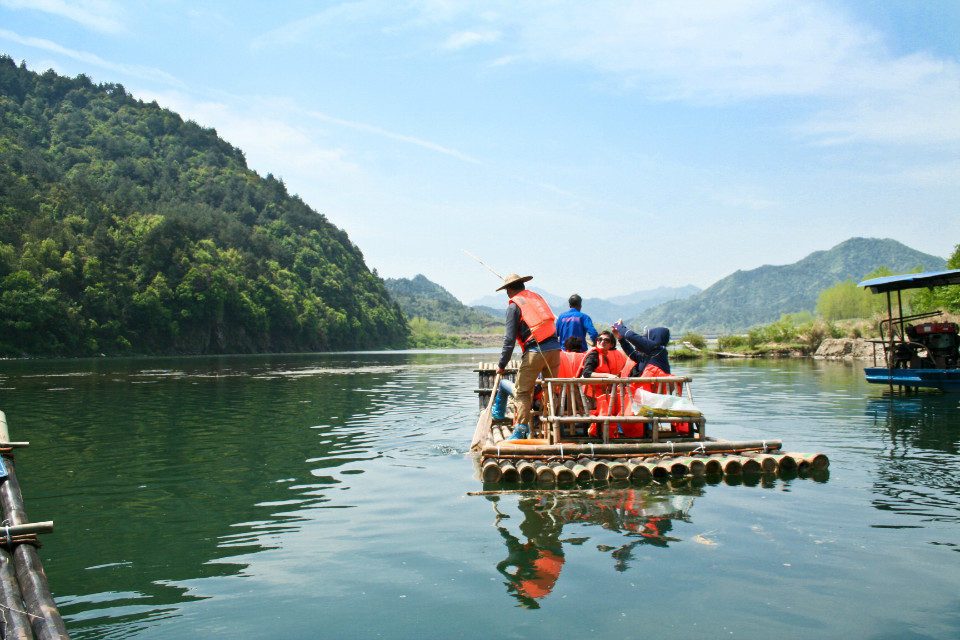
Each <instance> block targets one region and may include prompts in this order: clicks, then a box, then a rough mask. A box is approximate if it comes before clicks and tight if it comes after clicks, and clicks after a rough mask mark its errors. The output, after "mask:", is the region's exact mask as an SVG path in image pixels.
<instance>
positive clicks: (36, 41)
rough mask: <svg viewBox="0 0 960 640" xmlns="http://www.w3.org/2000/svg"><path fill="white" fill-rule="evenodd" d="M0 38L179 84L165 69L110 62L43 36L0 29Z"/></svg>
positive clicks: (115, 69)
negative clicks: (23, 34)
mask: <svg viewBox="0 0 960 640" xmlns="http://www.w3.org/2000/svg"><path fill="white" fill-rule="evenodd" d="M0 39H4V40H10V41H12V42H16V43H18V44H22V45H24V46H27V47H31V48H34V49H40V50H42V51H49V52H51V53H57V54H60V55H63V56H66V57H68V58H72V59H74V60H77V61H79V62H82V63H84V64H87V65H92V66H95V67H100V68H101V69H106V70H108V71H113V72H117V73H122V74H124V75H127V76H131V77H134V78H141V79H143V80H150V81H158V82H162V83H163V84H167V85H173V86H181V83H180V82H179V81H178V80H177V79H176V78H174V77H173V76H172V75H170V74H169V73H167V72H166V71H161V70H160V69H156V68H153V67H144V66H142V65H131V64H122V63H118V62H111V61H109V60H104V59H103V58H101V57H100V56H98V55H96V54H95V53H90V52H88V51H77V50H75V49H68V48H66V47H63V46H61V45H59V44H57V43H56V42H52V41H50V40H45V39H43V38H32V37H25V36H21V35H20V34H18V33H15V32H13V31H9V30H7V29H0Z"/></svg>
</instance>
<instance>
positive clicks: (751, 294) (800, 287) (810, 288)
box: [629, 238, 946, 335]
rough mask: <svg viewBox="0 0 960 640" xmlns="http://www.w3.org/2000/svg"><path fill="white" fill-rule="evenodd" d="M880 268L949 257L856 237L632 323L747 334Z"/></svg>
mask: <svg viewBox="0 0 960 640" xmlns="http://www.w3.org/2000/svg"><path fill="white" fill-rule="evenodd" d="M881 266H885V267H887V268H889V269H890V270H892V271H893V272H894V273H906V272H909V271H911V270H913V269H916V268H917V267H922V268H923V269H924V270H925V271H935V270H939V269H943V268H945V267H946V261H945V260H944V259H943V258H940V257H937V256H933V255H930V254H927V253H922V252H920V251H916V250H914V249H911V248H910V247H907V246H906V245H904V244H901V243H900V242H897V241H896V240H890V239H883V240H881V239H876V238H851V239H850V240H847V241H845V242H842V243H840V244H838V245H837V246H835V247H833V248H832V249H830V250H829V251H816V252H814V253H811V254H810V255H809V256H807V257H806V258H804V259H802V260H800V261H799V262H795V263H794V264H788V265H783V266H770V265H765V266H762V267H759V268H757V269H752V270H750V271H737V272H736V273H733V274H731V275H729V276H727V277H726V278H723V279H722V280H720V281H718V282H716V283H715V284H713V285H712V286H710V287H708V288H707V289H704V290H703V291H701V292H699V293H697V294H695V295H692V296H690V297H688V298H685V299H683V300H674V301H672V302H666V303H664V304H660V305H657V306H655V307H651V308H649V309H647V310H645V311H643V312H642V313H640V314H638V315H637V316H635V317H634V318H633V319H632V320H631V321H630V323H629V324H631V325H632V326H634V327H643V326H663V327H669V328H670V331H671V332H672V333H673V334H674V335H681V334H682V333H685V332H688V331H692V332H697V333H731V332H743V331H746V330H747V329H749V328H750V327H754V326H757V325H762V324H769V323H770V322H774V321H776V320H778V319H779V318H780V316H782V315H783V314H786V313H797V312H800V311H810V312H813V311H814V309H815V308H816V305H817V298H818V296H819V295H820V292H821V291H823V290H824V289H827V288H829V287H831V286H833V285H834V284H836V283H837V282H845V281H847V280H853V281H854V282H860V281H861V280H862V279H863V277H864V276H866V275H867V274H868V273H870V272H872V271H874V270H875V269H877V268H878V267H881Z"/></svg>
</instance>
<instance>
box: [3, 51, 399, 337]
mask: <svg viewBox="0 0 960 640" xmlns="http://www.w3.org/2000/svg"><path fill="white" fill-rule="evenodd" d="M407 336H408V326H407V323H406V320H405V318H404V316H403V313H402V312H401V310H400V308H399V307H398V306H397V305H396V304H395V303H393V302H392V301H391V300H390V297H389V294H388V293H387V291H386V289H385V287H384V285H383V282H382V281H381V280H380V279H379V278H378V277H377V275H376V274H375V273H371V272H370V271H369V270H368V269H367V267H366V265H365V264H364V261H363V256H362V254H361V253H360V251H359V249H358V248H357V247H356V246H354V245H353V244H352V243H351V241H350V239H349V238H348V237H347V234H346V233H345V232H344V231H342V230H341V229H339V228H337V227H336V226H334V225H333V224H331V223H330V222H328V221H327V219H326V218H325V217H324V216H323V215H321V214H319V213H317V212H316V211H314V210H312V209H311V208H310V207H309V206H307V205H306V204H305V203H304V202H303V201H302V200H300V199H299V198H298V197H296V196H291V195H290V194H288V193H287V190H286V187H285V185H284V184H283V182H282V181H281V180H278V179H277V178H275V177H274V176H272V175H267V176H266V177H265V178H264V177H260V176H259V175H258V174H256V173H255V172H254V171H252V170H250V169H248V168H247V165H246V161H245V159H244V156H243V153H242V152H241V151H240V150H239V149H237V148H236V147H233V146H231V145H230V144H229V143H227V142H225V141H224V140H222V139H221V138H219V137H218V136H217V133H216V131H215V130H213V129H206V128H202V127H200V126H198V125H197V124H196V123H194V122H190V121H184V120H182V119H181V118H180V116H178V115H177V114H176V113H173V112H171V111H169V110H166V109H162V108H160V107H159V106H158V105H157V104H156V103H150V104H146V103H143V102H142V101H138V100H135V99H134V98H133V97H131V96H130V95H129V94H127V92H126V91H125V90H124V88H123V87H122V86H121V85H117V84H100V85H94V84H93V83H92V82H91V81H90V80H89V79H88V78H87V77H85V76H83V75H80V76H78V77H76V78H66V77H62V76H59V75H57V74H56V73H54V72H53V71H47V72H46V73H43V74H37V73H34V72H32V71H29V70H28V69H27V68H26V67H25V65H20V66H19V67H18V66H17V65H16V64H15V63H14V61H13V60H11V59H10V58H9V57H6V56H4V57H0V355H13V356H19V355H47V356H68V355H69V356H73V355H88V354H98V353H111V354H114V353H151V354H160V353H226V352H233V353H237V352H270V351H277V352H279V351H317V350H336V349H351V348H358V347H363V348H375V347H391V346H395V347H403V346H405V345H406V339H407Z"/></svg>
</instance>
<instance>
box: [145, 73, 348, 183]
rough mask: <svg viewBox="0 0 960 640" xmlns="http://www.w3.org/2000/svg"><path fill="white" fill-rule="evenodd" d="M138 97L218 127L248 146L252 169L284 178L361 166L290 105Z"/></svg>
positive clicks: (162, 95)
mask: <svg viewBox="0 0 960 640" xmlns="http://www.w3.org/2000/svg"><path fill="white" fill-rule="evenodd" d="M137 97H139V98H141V99H143V100H156V101H157V103H158V104H159V105H161V106H163V107H165V108H168V109H171V110H172V111H175V112H177V113H178V114H180V116H181V117H183V118H184V119H189V120H193V121H194V122H196V123H197V124H199V125H201V126H204V127H214V128H216V130H217V135H219V136H220V137H221V138H223V139H224V140H226V141H228V142H230V143H231V144H233V145H234V146H237V147H239V148H241V149H243V152H244V154H245V155H246V157H247V160H248V163H249V165H250V167H251V168H254V169H257V168H259V169H260V170H261V172H264V173H265V172H268V171H269V172H272V173H274V174H275V175H278V176H284V175H292V174H293V173H300V172H307V173H309V172H311V171H314V172H316V171H324V172H331V173H335V174H337V175H343V174H345V173H352V172H355V171H356V170H357V165H356V164H355V163H353V162H350V161H348V160H347V159H346V153H345V152H344V150H343V149H340V148H332V147H328V146H324V145H323V144H322V143H320V142H318V141H317V140H316V138H317V137H318V136H322V135H323V132H322V131H318V130H316V129H311V128H309V127H306V126H301V125H298V124H294V123H295V122H296V118H291V117H290V115H291V108H290V107H289V106H288V105H284V104H281V103H278V102H272V103H270V104H267V103H265V102H259V101H256V100H250V99H245V100H242V101H239V102H242V103H243V108H242V109H241V108H237V107H236V106H233V105H231V104H229V103H227V102H222V101H210V100H195V99H193V98H191V97H189V96H187V95H186V94H183V93H180V92H177V91H171V92H165V93H150V92H147V91H138V92H137ZM271 114H280V115H271Z"/></svg>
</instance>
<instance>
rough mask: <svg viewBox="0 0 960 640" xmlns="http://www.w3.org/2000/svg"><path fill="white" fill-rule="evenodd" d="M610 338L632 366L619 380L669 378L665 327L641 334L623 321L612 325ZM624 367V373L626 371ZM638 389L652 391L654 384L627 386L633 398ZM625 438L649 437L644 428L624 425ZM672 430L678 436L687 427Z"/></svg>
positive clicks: (646, 429)
mask: <svg viewBox="0 0 960 640" xmlns="http://www.w3.org/2000/svg"><path fill="white" fill-rule="evenodd" d="M613 334H614V335H615V336H617V338H619V339H620V346H621V347H622V348H623V352H624V353H625V354H627V358H628V360H627V362H628V363H629V362H633V363H634V365H633V367H632V368H631V369H630V373H629V374H627V375H625V376H624V375H623V373H621V377H628V378H662V377H664V376H669V375H670V361H669V360H668V359H667V345H668V344H669V343H670V329H667V328H666V327H655V328H653V329H650V330H649V331H644V332H643V333H642V334H639V333H637V332H636V331H631V330H630V329H628V328H627V327H626V326H625V325H624V324H623V320H617V321H616V322H615V323H614V324H613ZM626 369H627V366H626V365H624V367H623V370H624V371H626ZM637 389H645V390H647V391H653V390H654V384H653V383H649V382H645V383H630V394H631V395H633V394H634V393H635V392H636V391H637ZM623 427H624V429H625V431H624V435H626V436H627V437H649V436H650V432H649V428H648V427H645V426H644V425H637V424H631V425H623ZM674 428H675V429H676V430H677V432H678V433H685V434H686V433H689V432H690V426H689V425H687V424H682V425H681V424H678V425H675V426H674Z"/></svg>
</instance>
